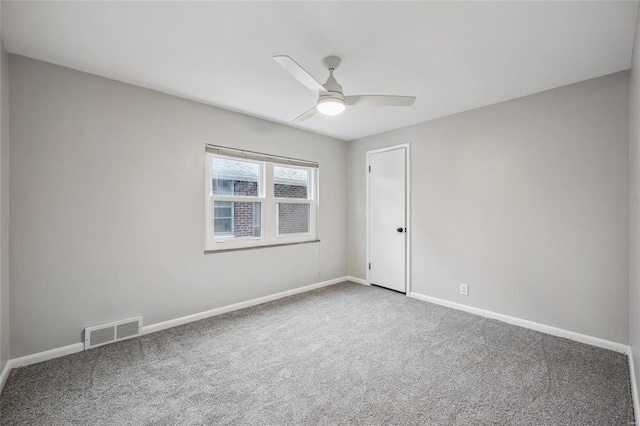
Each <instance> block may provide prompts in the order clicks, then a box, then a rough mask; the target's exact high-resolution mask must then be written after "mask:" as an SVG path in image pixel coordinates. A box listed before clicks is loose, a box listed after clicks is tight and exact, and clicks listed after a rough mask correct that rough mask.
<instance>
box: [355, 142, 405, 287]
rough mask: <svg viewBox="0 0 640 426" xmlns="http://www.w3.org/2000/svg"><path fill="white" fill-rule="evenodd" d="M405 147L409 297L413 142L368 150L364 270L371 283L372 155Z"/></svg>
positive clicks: (368, 282) (365, 170) (369, 283)
mask: <svg viewBox="0 0 640 426" xmlns="http://www.w3.org/2000/svg"><path fill="white" fill-rule="evenodd" d="M399 148H405V171H404V173H405V176H404V179H405V195H404V200H405V226H406V227H407V232H406V238H405V293H406V295H407V297H408V296H409V294H410V293H411V233H412V231H413V227H412V226H411V143H410V142H407V143H402V144H398V145H391V146H386V147H384V148H378V149H372V150H368V151H367V153H366V161H367V164H366V167H365V169H364V172H365V174H366V192H367V194H366V203H367V204H366V233H367V235H366V237H367V238H366V259H365V264H364V270H365V272H366V277H367V285H371V281H370V279H369V262H370V260H371V258H370V257H369V256H370V254H369V252H370V249H369V244H370V242H369V240H370V236H369V234H370V232H371V230H370V225H369V223H370V222H369V216H370V211H369V190H370V185H369V166H370V165H371V156H372V155H374V154H379V153H381V152H386V151H393V150H394V149H399Z"/></svg>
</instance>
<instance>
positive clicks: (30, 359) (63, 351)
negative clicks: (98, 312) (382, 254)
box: [0, 277, 350, 392]
mask: <svg viewBox="0 0 640 426" xmlns="http://www.w3.org/2000/svg"><path fill="white" fill-rule="evenodd" d="M344 281H350V280H349V279H348V277H340V278H335V279H332V280H328V281H323V282H320V283H316V284H311V285H308V286H305V287H300V288H294V289H293V290H287V291H283V292H280V293H276V294H271V295H269V296H264V297H258V298H257V299H252V300H248V301H246V302H240V303H235V304H233V305H228V306H223V307H220V308H216V309H211V310H209V311H205V312H200V313H197V314H193V315H187V316H185V317H181V318H176V319H173V320H169V321H164V322H160V323H156V324H151V325H147V326H144V327H142V334H149V333H153V332H156V331H160V330H165V329H167V328H171V327H175V326H178V325H182V324H187V323H189V322H193V321H198V320H201V319H204V318H209V317H212V316H215V315H220V314H224V313H226V312H231V311H237V310H238V309H243V308H248V307H250V306H255V305H259V304H261V303H266V302H270V301H272V300H277V299H282V298H283V297H287V296H293V295H294V294H299V293H304V292H307V291H311V290H315V289H317V288H322V287H327V286H330V285H333V284H338V283H341V282H344ZM83 350H84V344H82V343H74V344H72V345H69V346H63V347H61V348H56V349H51V350H48V351H44V352H38V353H35V354H31V355H26V356H23V357H20V358H14V359H10V360H9V361H7V364H6V365H5V366H4V368H3V369H2V372H0V392H2V389H3V388H4V385H5V383H6V381H7V379H8V378H9V373H10V372H11V369H12V368H17V367H24V366H27V365H31V364H36V363H38V362H43V361H48V360H50V359H54V358H59V357H61V356H65V355H71V354H74V353H76V352H82V351H83Z"/></svg>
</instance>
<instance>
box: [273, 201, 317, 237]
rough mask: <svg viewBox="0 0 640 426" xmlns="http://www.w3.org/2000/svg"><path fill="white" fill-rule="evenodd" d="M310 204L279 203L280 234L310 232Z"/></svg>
mask: <svg viewBox="0 0 640 426" xmlns="http://www.w3.org/2000/svg"><path fill="white" fill-rule="evenodd" d="M309 212H310V209H309V204H284V203H278V235H284V234H308V233H309V222H310V219H309Z"/></svg>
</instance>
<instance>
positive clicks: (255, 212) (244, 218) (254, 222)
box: [213, 201, 262, 238]
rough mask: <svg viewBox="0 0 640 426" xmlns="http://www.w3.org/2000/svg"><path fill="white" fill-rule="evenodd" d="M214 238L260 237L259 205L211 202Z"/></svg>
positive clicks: (260, 211) (260, 210)
mask: <svg viewBox="0 0 640 426" xmlns="http://www.w3.org/2000/svg"><path fill="white" fill-rule="evenodd" d="M213 211H214V218H213V235H214V237H224V238H239V237H254V238H260V237H261V236H262V229H261V226H260V225H261V222H262V220H261V213H262V209H261V203H236V202H231V201H214V202H213Z"/></svg>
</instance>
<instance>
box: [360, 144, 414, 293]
mask: <svg viewBox="0 0 640 426" xmlns="http://www.w3.org/2000/svg"><path fill="white" fill-rule="evenodd" d="M368 157H369V231H368V232H369V265H368V267H369V282H370V283H371V284H375V285H379V286H382V287H386V288H389V289H391V290H396V291H400V292H402V293H405V292H406V291H407V289H406V265H407V262H406V256H407V244H406V235H407V233H406V226H407V223H406V221H407V214H406V204H407V203H406V197H407V185H406V170H407V149H406V148H405V147H402V148H395V149H390V150H387V151H380V152H374V153H370V154H369V156H368Z"/></svg>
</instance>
